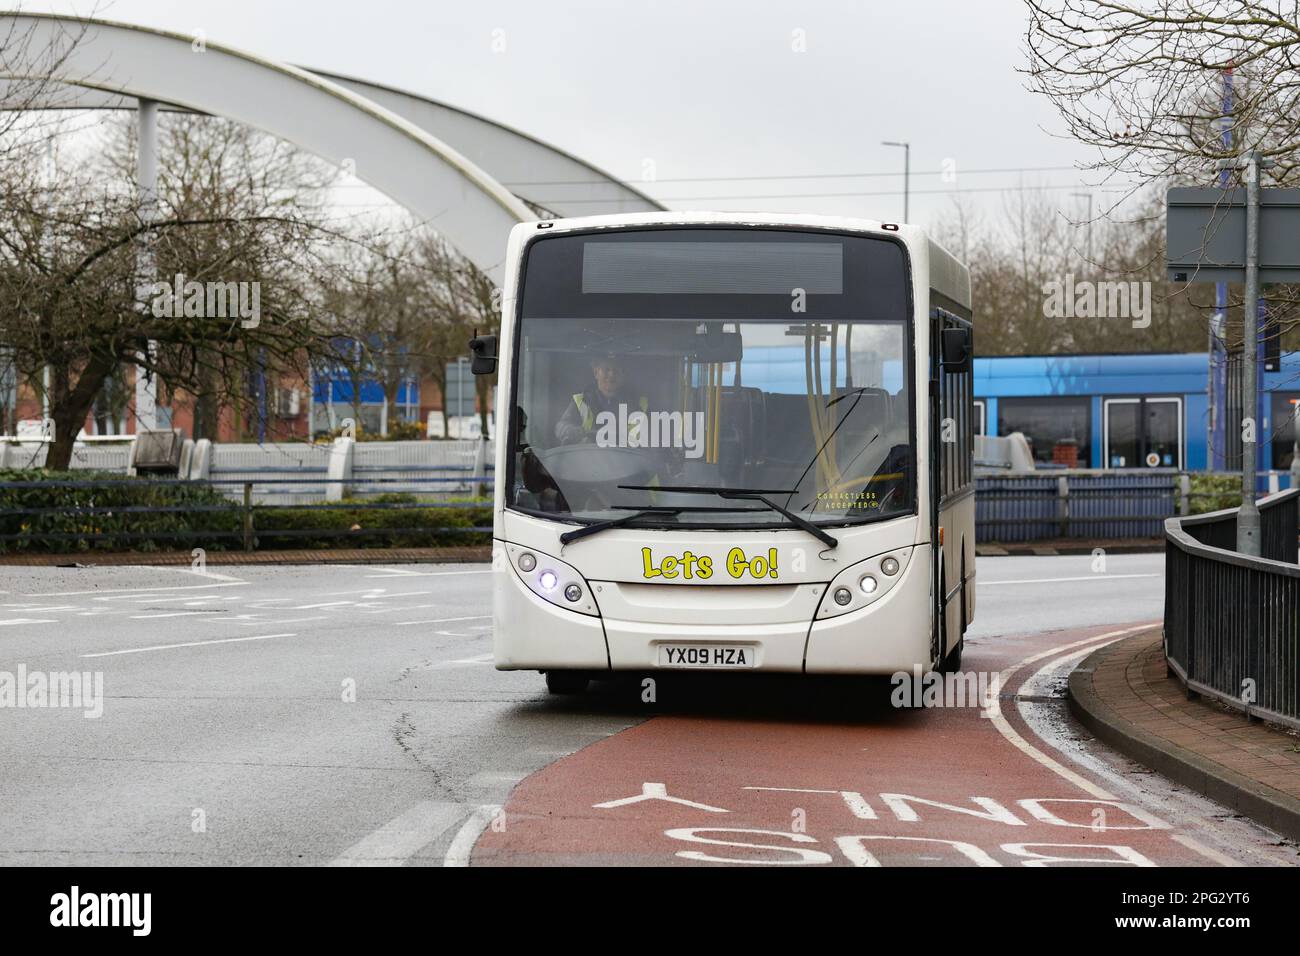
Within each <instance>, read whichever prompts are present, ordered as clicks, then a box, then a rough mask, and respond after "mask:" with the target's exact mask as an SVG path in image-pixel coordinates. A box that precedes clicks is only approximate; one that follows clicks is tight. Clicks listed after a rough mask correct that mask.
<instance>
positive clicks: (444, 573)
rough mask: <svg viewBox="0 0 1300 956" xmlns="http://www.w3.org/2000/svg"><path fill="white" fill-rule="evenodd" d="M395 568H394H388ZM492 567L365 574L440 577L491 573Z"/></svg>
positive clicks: (374, 575)
mask: <svg viewBox="0 0 1300 956" xmlns="http://www.w3.org/2000/svg"><path fill="white" fill-rule="evenodd" d="M390 570H395V569H390ZM491 573H492V569H491V568H486V569H485V570H482V571H403V572H401V573H400V574H367V575H366V577H368V578H397V577H401V578H442V577H447V576H448V575H452V574H491Z"/></svg>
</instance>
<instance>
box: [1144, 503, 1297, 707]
mask: <svg viewBox="0 0 1300 956" xmlns="http://www.w3.org/2000/svg"><path fill="white" fill-rule="evenodd" d="M1259 511H1260V525H1261V541H1260V543H1261V550H1262V552H1263V557H1259V558H1255V557H1249V556H1247V555H1244V554H1239V553H1238V552H1236V551H1235V550H1233V548H1235V547H1236V533H1237V509H1235V508H1230V509H1227V510H1224V511H1214V512H1210V513H1209V514H1204V515H1196V516H1194V517H1190V518H1187V517H1184V518H1170V519H1169V520H1168V521H1166V522H1165V626H1164V646H1165V661H1166V665H1167V667H1168V669H1169V672H1170V674H1171V675H1172V676H1175V677H1177V679H1178V680H1180V681H1181V682H1182V683H1183V685H1184V687H1185V688H1186V690H1187V693H1188V694H1189V695H1190V696H1195V695H1198V694H1203V695H1205V696H1207V697H1213V698H1214V699H1216V700H1219V701H1222V702H1223V703H1225V704H1227V705H1229V706H1230V707H1234V708H1236V709H1238V710H1240V711H1242V712H1243V713H1245V714H1246V716H1247V717H1259V718H1264V719H1266V720H1271V721H1274V722H1277V723H1280V724H1285V725H1287V726H1290V727H1295V728H1300V566H1298V565H1297V564H1296V561H1297V551H1298V549H1297V526H1298V525H1300V489H1291V490H1290V491H1284V492H1281V493H1279V494H1275V495H1271V496H1269V497H1268V498H1265V499H1263V500H1262V501H1261V502H1260V503H1259Z"/></svg>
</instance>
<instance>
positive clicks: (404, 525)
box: [253, 494, 492, 548]
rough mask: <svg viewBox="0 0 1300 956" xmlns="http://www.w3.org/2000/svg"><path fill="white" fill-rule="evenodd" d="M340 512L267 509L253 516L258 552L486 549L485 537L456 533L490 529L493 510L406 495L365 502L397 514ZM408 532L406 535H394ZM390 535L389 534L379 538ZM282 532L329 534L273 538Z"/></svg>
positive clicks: (354, 502)
mask: <svg viewBox="0 0 1300 956" xmlns="http://www.w3.org/2000/svg"><path fill="white" fill-rule="evenodd" d="M344 504H350V505H354V507H344V508H268V507H259V508H255V509H254V511H253V524H254V526H255V527H256V529H257V546H258V547H259V548H384V547H392V548H430V547H437V546H439V545H470V544H487V543H488V542H490V541H491V539H492V534H491V532H489V531H465V530H460V529H465V528H473V527H480V528H482V527H490V526H491V524H492V507H491V505H490V504H483V503H478V504H475V505H472V506H471V507H465V506H464V503H463V502H438V503H436V504H435V503H432V502H423V503H421V502H419V501H418V499H417V498H416V496H415V495H411V494H386V495H374V496H372V497H369V498H366V499H364V504H370V505H402V506H403V507H400V508H367V507H363V506H362V501H361V500H357V499H351V500H349V501H345V502H344ZM397 529H409V530H397ZM385 530H391V533H379V532H381V531H385ZM277 531H279V532H284V531H295V532H298V531H301V532H310V531H329V532H331V533H330V534H322V535H319V536H317V535H314V534H276V532H277Z"/></svg>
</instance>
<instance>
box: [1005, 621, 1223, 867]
mask: <svg viewBox="0 0 1300 956" xmlns="http://www.w3.org/2000/svg"><path fill="white" fill-rule="evenodd" d="M1152 626H1153V624H1151V623H1148V624H1139V625H1137V626H1136V627H1129V628H1124V629H1123V630H1119V631H1108V632H1107V633H1105V634H1098V635H1097V636H1096V637H1091V638H1087V639H1085V640H1082V641H1075V642H1073V643H1071V644H1064V645H1062V646H1060V647H1057V648H1054V649H1052V650H1048V651H1043V652H1042V653H1039V654H1034V655H1033V656H1031V657H1026V658H1025V659H1024V660H1022V661H1021V662H1020V663H1019V664H1014V665H1012V666H1011V667H1009V668H1007V669H1006V670H1004V671H1002V672H1001V673H1000V674H999V675H998V679H997V680H996V681H995V682H994V686H993V687H992V688H991V689H990V690H989V707H988V708H987V709H986V711H985V714H984V716H986V717H989V718H990V719H991V720H992V722H993V725H994V726H995V727H997V728H998V730H999V731H1000V732H1001V734H1002V736H1003V737H1005V738H1006V739H1007V740H1009V741H1010V742H1011V743H1012V744H1014V745H1015V747H1016V749H1018V750H1020V751H1022V752H1023V753H1025V754H1026V755H1028V756H1029V757H1032V758H1033V759H1034V760H1036V761H1037V762H1038V763H1040V764H1042V765H1043V766H1044V767H1046V768H1047V769H1048V770H1051V771H1052V772H1053V773H1055V774H1057V775H1058V776H1060V777H1063V778H1064V779H1065V780H1067V781H1069V782H1070V783H1072V784H1074V785H1075V786H1076V787H1078V788H1079V789H1081V790H1083V791H1084V792H1085V793H1087V794H1089V795H1090V796H1093V797H1096V798H1097V799H1098V800H1109V801H1112V802H1119V798H1118V797H1114V796H1111V794H1110V793H1108V792H1107V791H1106V790H1105V789H1103V788H1102V787H1099V786H1097V785H1096V784H1094V783H1093V782H1092V781H1090V780H1087V779H1085V778H1083V777H1081V776H1080V775H1079V774H1077V773H1075V772H1074V771H1073V770H1070V769H1069V768H1068V767H1064V766H1062V765H1061V764H1060V763H1058V762H1057V761H1055V760H1053V759H1052V758H1051V757H1049V756H1047V754H1045V753H1043V752H1042V751H1041V750H1039V749H1038V748H1037V747H1035V746H1034V745H1033V744H1031V743H1029V742H1028V741H1027V740H1025V739H1024V738H1023V737H1021V736H1020V735H1019V734H1018V733H1016V731H1015V729H1014V728H1013V727H1012V726H1011V725H1010V724H1009V723H1007V719H1006V717H1004V716H1003V715H1002V706H1001V701H1000V698H999V694H1000V689H1001V688H1002V687H1004V686H1006V684H1007V681H1008V680H1009V678H1010V677H1011V675H1012V674H1014V673H1015V672H1016V671H1018V670H1020V669H1021V668H1023V667H1025V666H1027V665H1029V664H1033V663H1036V662H1038V661H1041V660H1043V659H1045V658H1048V657H1053V656H1055V655H1057V654H1059V653H1060V652H1061V651H1066V650H1074V649H1075V648H1078V647H1083V646H1085V645H1091V646H1087V647H1085V650H1084V651H1082V652H1080V653H1078V654H1074V655H1070V656H1072V657H1082V656H1083V654H1084V653H1086V652H1087V651H1093V650H1097V649H1098V648H1099V647H1103V646H1105V645H1107V644H1113V643H1114V642H1115V641H1117V640H1119V639H1120V638H1122V637H1124V636H1125V635H1128V634H1133V633H1135V632H1137V631H1141V630H1145V629H1148V628H1150V627H1152ZM1056 663H1057V662H1055V661H1053V662H1052V663H1051V664H1048V665H1047V666H1046V668H1043V669H1051V668H1055V667H1056ZM1040 670H1041V669H1040ZM1035 676H1036V675H1035ZM1032 679H1033V678H1032V677H1031V678H1030V680H1032ZM1040 739H1041V738H1040ZM1043 743H1046V744H1047V745H1048V746H1051V744H1050V742H1049V741H1043ZM1053 749H1055V748H1053ZM1059 752H1060V751H1058V753H1059ZM1178 842H1179V843H1181V844H1182V845H1183V846H1185V847H1187V848H1188V849H1189V850H1193V851H1195V852H1197V853H1200V854H1202V855H1204V856H1205V857H1207V858H1208V859H1211V860H1214V861H1215V862H1216V863H1217V862H1220V860H1221V859H1227V858H1226V857H1223V856H1222V854H1219V853H1216V852H1215V851H1214V850H1211V849H1210V848H1209V847H1207V846H1204V845H1203V844H1201V843H1199V842H1198V841H1196V840H1194V839H1192V838H1190V837H1188V838H1185V839H1183V840H1179V841H1178Z"/></svg>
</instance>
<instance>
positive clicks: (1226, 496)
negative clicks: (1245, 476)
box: [1188, 474, 1241, 515]
mask: <svg viewBox="0 0 1300 956" xmlns="http://www.w3.org/2000/svg"><path fill="white" fill-rule="evenodd" d="M1239 504H1241V476H1240V475H1213V474H1197V475H1192V494H1191V500H1190V501H1189V502H1188V507H1189V508H1190V509H1191V512H1192V514H1194V515H1199V514H1204V513H1205V512H1207V511H1220V510H1222V509H1224V508H1235V507H1237V505H1239Z"/></svg>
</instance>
